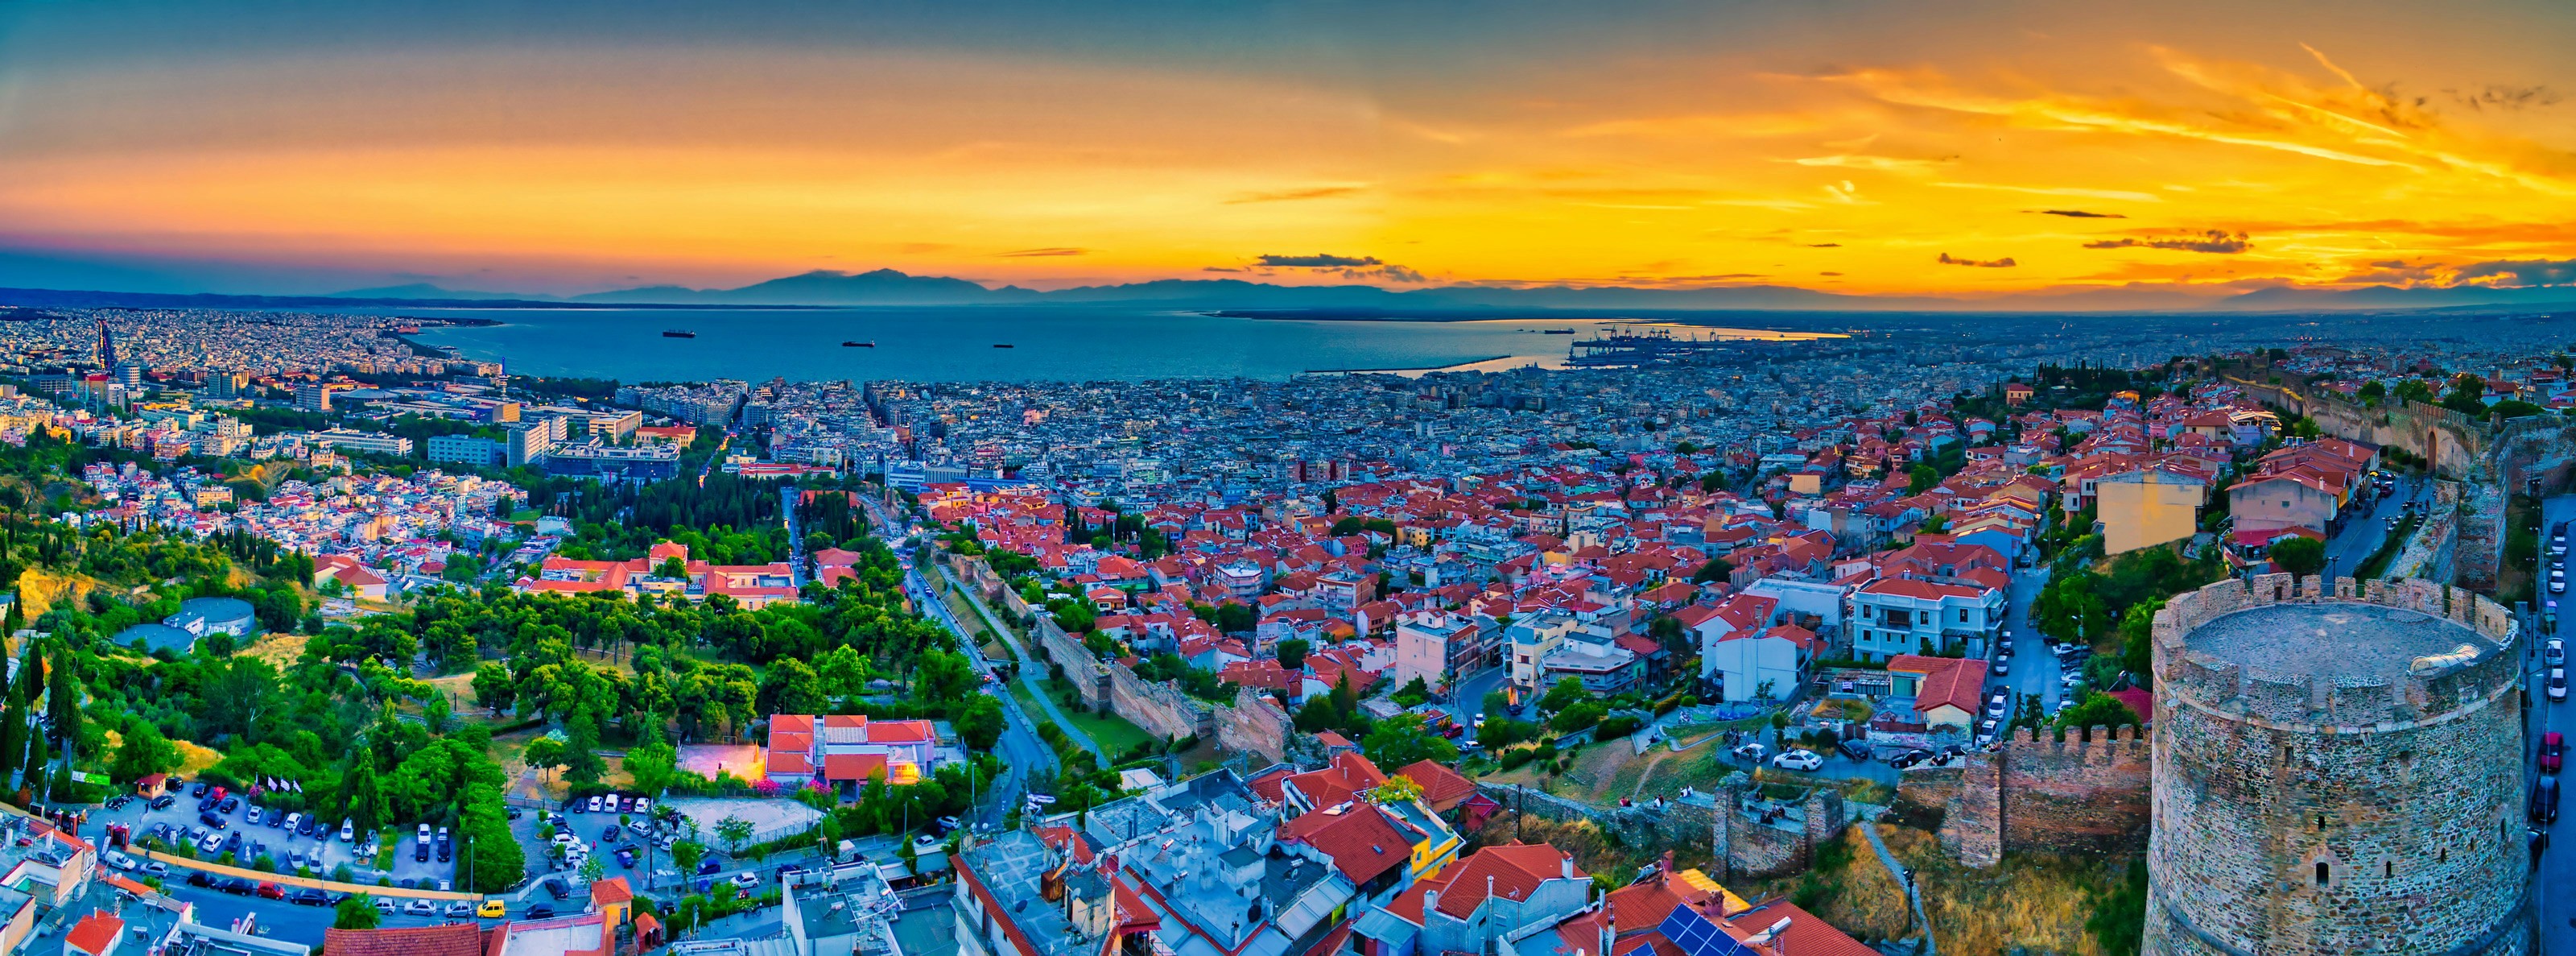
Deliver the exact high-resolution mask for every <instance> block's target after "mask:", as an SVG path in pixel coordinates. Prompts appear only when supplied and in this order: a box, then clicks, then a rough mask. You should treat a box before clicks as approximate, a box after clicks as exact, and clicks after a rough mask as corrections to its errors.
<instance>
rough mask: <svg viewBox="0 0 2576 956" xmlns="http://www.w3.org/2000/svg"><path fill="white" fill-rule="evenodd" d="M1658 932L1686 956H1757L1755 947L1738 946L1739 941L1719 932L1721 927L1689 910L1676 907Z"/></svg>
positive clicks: (1657, 929)
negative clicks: (1754, 954)
mask: <svg viewBox="0 0 2576 956" xmlns="http://www.w3.org/2000/svg"><path fill="white" fill-rule="evenodd" d="M1656 931H1658V932H1661V933H1663V934H1664V938H1665V939H1669V940H1672V941H1673V945H1675V946H1678V947H1680V948H1681V951H1682V952H1683V953H1684V954H1685V956H1753V953H1754V950H1753V949H1752V948H1751V947H1748V946H1746V945H1744V944H1743V943H1740V942H1737V941H1736V939H1735V937H1733V936H1729V935H1727V934H1726V931H1725V930H1722V929H1719V928H1717V924H1715V923H1711V922H1709V921H1708V917H1705V916H1701V915H1700V914H1699V913H1698V912H1697V911H1695V910H1693V909H1691V908H1690V907H1687V906H1678V907H1674V908H1673V911H1672V913H1671V915H1668V916H1665V917H1664V922H1663V924H1662V925H1660V926H1657V927H1656Z"/></svg>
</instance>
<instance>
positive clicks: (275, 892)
mask: <svg viewBox="0 0 2576 956" xmlns="http://www.w3.org/2000/svg"><path fill="white" fill-rule="evenodd" d="M259 898H260V899H264V900H282V899H285V898H286V889H285V888H284V887H281V886H278V885H277V884H275V883H262V884H260V885H259Z"/></svg>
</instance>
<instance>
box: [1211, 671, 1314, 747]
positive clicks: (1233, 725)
mask: <svg viewBox="0 0 2576 956" xmlns="http://www.w3.org/2000/svg"><path fill="white" fill-rule="evenodd" d="M1212 719H1213V721H1214V723H1215V724H1216V743H1217V746H1219V747H1222V748H1225V749H1226V750H1230V751H1234V752H1237V753H1253V754H1260V755H1261V756H1262V757H1263V758H1266V759H1268V760H1269V761H1270V762H1271V763H1281V762H1284V761H1286V760H1287V759H1288V738H1289V735H1291V734H1294V733H1296V732H1297V727H1296V725H1295V724H1293V723H1291V722H1290V721H1289V718H1288V714H1287V712H1286V711H1282V710H1280V709H1279V708H1278V707H1276V706H1274V705H1272V704H1271V703H1270V699H1269V698H1267V697H1263V696H1261V695H1259V694H1256V693H1253V692H1252V688H1249V687H1238V688H1236V689H1235V691H1234V706H1232V707H1218V708H1215V709H1214V713H1213V714H1212Z"/></svg>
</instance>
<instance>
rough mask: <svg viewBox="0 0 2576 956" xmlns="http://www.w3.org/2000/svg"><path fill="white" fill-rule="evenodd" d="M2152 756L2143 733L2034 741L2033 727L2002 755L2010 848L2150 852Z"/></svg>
mask: <svg viewBox="0 0 2576 956" xmlns="http://www.w3.org/2000/svg"><path fill="white" fill-rule="evenodd" d="M2061 737H2062V739H2060V738H2061ZM2149 750H2150V745H2149V743H2148V741H2147V739H2146V736H2145V735H2144V734H2142V733H2140V732H2139V731H2138V728H2135V727H2120V728H2116V729H2114V728H2109V727H2094V728H2091V729H2090V730H2087V731H2085V732H2083V733H2081V734H2076V733H2067V734H2063V735H2060V734H2045V735H2033V734H2032V733H2030V731H2029V730H2028V729H2027V728H2025V729H2024V730H2023V731H2022V733H2020V734H2019V735H2017V736H2016V737H2015V738H2014V739H2013V740H2012V741H2011V742H2010V743H2007V744H2005V745H2004V747H2003V749H2002V751H2001V756H2002V757H2003V761H2002V767H2001V773H2000V774H1998V776H1999V778H2000V781H2001V784H2000V786H1999V787H1998V788H1997V790H1998V793H1999V795H2000V796H2001V798H2002V799H2001V803H2000V806H2001V808H2002V810H2003V841H2002V848H2003V849H2004V850H2008V851H2014V852H2020V851H2038V852H2045V853H2073V854H2109V853H2128V852H2135V851H2139V850H2144V849H2146V847H2147V832H2148V829H2149V825H2150V823H2151V822H2152V819H2153V813H2154V807H2153V805H2152V804H2151V802H2150V800H2149V799H2148V793H2149V787H2150V785H2151V783H2152V781H2151V779H2150V778H2151V777H2152V769H2153V761H2152V760H2151V759H2150V758H2149V756H2148V754H2149Z"/></svg>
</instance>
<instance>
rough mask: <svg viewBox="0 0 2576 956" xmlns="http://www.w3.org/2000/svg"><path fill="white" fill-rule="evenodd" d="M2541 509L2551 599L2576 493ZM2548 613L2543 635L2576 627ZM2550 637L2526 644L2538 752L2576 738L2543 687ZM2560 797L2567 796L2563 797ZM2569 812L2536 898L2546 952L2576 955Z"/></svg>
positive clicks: (2536, 884) (2575, 876) (2537, 870)
mask: <svg viewBox="0 0 2576 956" xmlns="http://www.w3.org/2000/svg"><path fill="white" fill-rule="evenodd" d="M2540 509H2541V510H2540V513H2541V527H2540V535H2541V537H2540V544H2541V557H2540V563H2541V571H2540V574H2539V576H2538V578H2537V580H2538V581H2539V582H2540V587H2539V588H2538V591H2539V594H2540V597H2541V599H2542V600H2546V599H2547V598H2548V581H2549V572H2548V568H2549V567H2550V566H2551V564H2552V562H2551V561H2550V559H2549V552H2548V547H2549V529H2551V528H2554V527H2557V526H2558V523H2559V522H2561V521H2571V520H2576V495H2560V496H2558V497H2555V498H2550V499H2548V500H2545V501H2542V502H2541V503H2540ZM2561 563H2562V564H2563V562H2561ZM2547 613H2548V614H2554V615H2555V620H2554V622H2551V624H2544V626H2543V627H2544V632H2545V631H2546V630H2548V629H2549V628H2550V627H2551V626H2553V625H2554V627H2555V631H2556V633H2558V634H2567V633H2568V628H2569V627H2570V626H2571V625H2576V617H2571V616H2570V615H2569V612H2568V610H2567V609H2566V608H2565V607H2560V608H2558V609H2556V610H2555V611H2553V612H2547ZM2547 636H2548V635H2547V634H2546V633H2543V634H2539V635H2533V637H2534V640H2531V641H2529V642H2527V645H2526V646H2527V647H2529V648H2530V649H2531V653H2532V654H2533V655H2534V656H2533V657H2532V658H2531V665H2530V666H2531V673H2532V680H2531V684H2530V687H2531V709H2532V716H2531V728H2530V733H2528V734H2526V735H2525V736H2526V737H2527V738H2528V739H2527V740H2525V742H2524V743H2525V745H2526V746H2527V747H2530V748H2533V749H2535V750H2536V749H2537V748H2538V746H2539V743H2540V735H2541V734H2543V733H2546V732H2548V731H2552V730H2555V731H2558V732H2559V733H2562V734H2571V735H2576V712H2571V711H2570V710H2569V709H2568V708H2569V707H2571V706H2576V705H2570V704H2567V703H2555V704H2553V703H2550V702H2549V696H2548V694H2547V693H2546V692H2545V688H2544V686H2543V684H2544V678H2545V677H2546V676H2547V675H2546V670H2545V669H2544V668H2543V667H2542V666H2541V665H2540V663H2539V660H2538V657H2537V656H2536V655H2537V654H2538V648H2539V646H2540V642H2541V641H2542V640H2546V639H2547ZM2526 766H2527V767H2530V768H2531V769H2530V770H2529V771H2528V773H2527V776H2537V775H2538V773H2539V771H2538V767H2539V764H2538V763H2537V762H2532V763H2528V764H2526ZM2523 792H2524V793H2526V794H2528V793H2529V792H2530V790H2529V788H2528V781H2527V780H2526V786H2525V789H2524V791H2523ZM2561 799H2562V800H2564V799H2565V798H2564V797H2563V796H2562V797H2561ZM2566 809H2567V808H2565V807H2562V808H2561V813H2560V815H2559V822H2558V823H2557V824H2554V825H2552V826H2550V827H2548V828H2546V829H2548V831H2549V843H2550V847H2551V849H2550V850H2549V851H2548V852H2546V853H2543V854H2542V855H2541V857H2540V860H2539V863H2538V864H2537V865H2535V866H2534V867H2533V868H2532V869H2533V872H2532V895H2533V897H2534V898H2535V899H2537V900H2538V901H2539V906H2540V931H2541V933H2542V935H2543V937H2544V938H2543V945H2542V951H2543V952H2554V953H2576V843H2571V842H2570V841H2576V822H2569V821H2570V820H2576V815H2571V814H2569V813H2567V812H2566Z"/></svg>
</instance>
